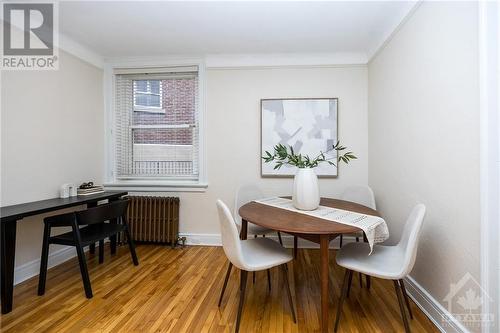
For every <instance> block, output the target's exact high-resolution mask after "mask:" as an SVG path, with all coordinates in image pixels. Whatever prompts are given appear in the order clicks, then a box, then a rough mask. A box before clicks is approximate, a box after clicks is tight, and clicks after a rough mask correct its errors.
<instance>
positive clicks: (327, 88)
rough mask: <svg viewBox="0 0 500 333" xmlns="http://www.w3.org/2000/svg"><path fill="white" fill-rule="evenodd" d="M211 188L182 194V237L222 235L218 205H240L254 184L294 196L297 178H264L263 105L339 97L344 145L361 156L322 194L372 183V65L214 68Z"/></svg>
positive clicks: (210, 78) (324, 183) (327, 182)
mask: <svg viewBox="0 0 500 333" xmlns="http://www.w3.org/2000/svg"><path fill="white" fill-rule="evenodd" d="M206 96H207V97H206V98H207V110H206V118H207V127H206V132H207V158H208V183H209V185H208V189H207V191H206V192H205V193H180V194H179V195H180V197H181V212H180V214H181V216H180V219H181V225H180V228H181V232H183V233H188V234H193V233H194V234H218V233H219V226H218V218H217V212H216V208H215V201H216V200H217V199H219V198H220V199H222V200H223V201H225V202H226V203H227V204H228V205H230V206H231V207H233V201H234V195H235V193H236V190H237V188H238V186H240V185H242V184H244V183H255V184H258V185H260V186H262V187H263V188H264V189H265V190H267V192H268V193H270V194H272V193H274V194H291V190H292V182H293V181H292V179H291V178H289V179H276V178H264V179H263V178H261V177H260V158H259V157H260V99H261V98H280V97H283V98H285V97H338V98H339V111H338V120H339V126H338V128H339V139H340V140H341V141H342V143H343V144H345V145H346V146H348V147H349V148H352V151H354V152H355V153H356V155H357V156H358V157H359V159H358V160H356V161H354V162H352V163H351V164H349V165H348V166H346V165H340V169H339V177H338V178H336V179H321V180H320V188H321V193H322V195H325V196H337V195H339V194H340V193H341V191H342V190H343V189H344V188H345V187H346V185H350V184H367V176H368V169H367V168H368V150H367V126H368V124H367V69H366V66H344V67H322V68H314V67H305V68H263V69H209V70H208V71H207V94H206Z"/></svg>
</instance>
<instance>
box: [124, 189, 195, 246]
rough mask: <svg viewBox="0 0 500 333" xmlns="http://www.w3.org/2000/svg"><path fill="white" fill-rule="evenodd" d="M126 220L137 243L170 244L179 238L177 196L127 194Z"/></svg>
mask: <svg viewBox="0 0 500 333" xmlns="http://www.w3.org/2000/svg"><path fill="white" fill-rule="evenodd" d="M128 198H129V199H130V203H129V206H128V210H127V221H128V223H129V227H130V233H131V235H132V239H133V240H134V241H136V242H137V243H159V244H170V245H171V246H172V247H175V246H176V245H177V243H178V241H179V240H181V241H182V243H183V245H184V241H185V238H184V237H183V239H179V198H176V197H155V196H128Z"/></svg>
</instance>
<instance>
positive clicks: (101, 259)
mask: <svg viewBox="0 0 500 333" xmlns="http://www.w3.org/2000/svg"><path fill="white" fill-rule="evenodd" d="M103 262H104V239H101V240H100V241H99V263H100V264H102V263H103Z"/></svg>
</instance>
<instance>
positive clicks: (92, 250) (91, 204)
mask: <svg viewBox="0 0 500 333" xmlns="http://www.w3.org/2000/svg"><path fill="white" fill-rule="evenodd" d="M96 206H97V202H89V203H88V204H87V208H93V207H96ZM89 253H90V254H94V253H95V243H92V244H90V245H89Z"/></svg>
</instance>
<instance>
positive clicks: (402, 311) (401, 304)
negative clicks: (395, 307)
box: [393, 280, 411, 333]
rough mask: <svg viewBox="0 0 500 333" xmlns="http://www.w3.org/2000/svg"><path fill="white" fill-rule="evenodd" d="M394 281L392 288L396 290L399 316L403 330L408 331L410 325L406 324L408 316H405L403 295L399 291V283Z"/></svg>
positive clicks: (408, 332)
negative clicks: (401, 319)
mask: <svg viewBox="0 0 500 333" xmlns="http://www.w3.org/2000/svg"><path fill="white" fill-rule="evenodd" d="M393 282H394V289H395V290H396V296H397V297H398V303H399V310H400V311H401V317H403V324H404V326H405V332H406V333H410V332H411V331H410V325H409V324H408V318H406V310H405V305H404V301H403V295H402V293H401V287H400V286H399V283H398V281H397V280H393Z"/></svg>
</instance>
